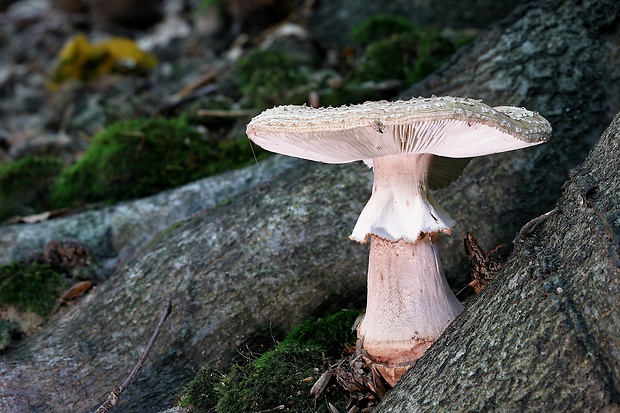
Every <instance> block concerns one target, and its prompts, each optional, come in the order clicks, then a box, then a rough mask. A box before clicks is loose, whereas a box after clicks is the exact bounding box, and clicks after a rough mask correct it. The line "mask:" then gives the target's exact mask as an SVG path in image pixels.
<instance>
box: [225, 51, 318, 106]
mask: <svg viewBox="0 0 620 413" xmlns="http://www.w3.org/2000/svg"><path fill="white" fill-rule="evenodd" d="M235 75H236V79H237V85H238V87H239V90H240V91H241V93H242V94H243V95H244V96H245V98H246V99H248V100H249V101H250V102H251V103H252V104H253V105H254V106H255V107H256V108H257V109H266V108H268V107H272V106H275V105H280V104H295V103H303V102H304V101H305V97H304V98H301V97H300V96H299V94H298V93H296V89H297V88H299V87H300V86H303V85H305V84H306V83H307V81H308V78H307V76H306V75H305V74H304V73H302V71H300V69H299V65H298V64H297V63H295V61H294V60H293V59H292V58H291V57H290V56H289V55H288V54H286V53H284V52H277V51H269V50H253V51H251V52H249V53H248V54H247V55H245V56H244V57H243V58H241V60H240V61H239V64H238V65H237V67H236V69H235ZM302 95H303V93H302Z"/></svg>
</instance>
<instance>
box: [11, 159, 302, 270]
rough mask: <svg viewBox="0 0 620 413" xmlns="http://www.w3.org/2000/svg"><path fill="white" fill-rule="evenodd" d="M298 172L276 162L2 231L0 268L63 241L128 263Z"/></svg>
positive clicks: (291, 162)
mask: <svg viewBox="0 0 620 413" xmlns="http://www.w3.org/2000/svg"><path fill="white" fill-rule="evenodd" d="M296 167H297V164H296V163H295V160H292V159H287V158H284V157H273V158H270V159H268V160H265V161H262V162H261V163H260V168H257V166H256V165H254V166H250V167H247V168H244V169H240V170H236V171H230V172H227V173H224V174H221V175H219V176H217V177H209V178H205V179H202V180H200V181H196V182H193V183H190V184H188V185H184V186H183V187H181V188H177V189H175V190H171V191H166V192H162V193H160V194H157V195H154V196H151V197H148V198H144V199H139V200H135V201H128V202H123V203H120V204H117V205H113V206H110V207H106V208H100V209H93V210H90V211H86V212H81V213H76V214H74V215H71V216H67V217H63V218H58V219H53V220H49V221H44V222H40V223H37V224H25V225H24V224H16V225H8V226H4V227H1V229H0V262H4V263H6V262H8V261H11V260H25V259H27V258H28V254H29V252H31V251H35V250H43V248H44V247H45V245H46V244H47V243H48V242H50V241H52V240H61V239H65V238H70V239H74V240H76V241H79V242H82V243H84V244H86V245H88V246H89V247H90V248H91V249H92V250H93V254H94V256H95V257H96V258H98V259H99V260H116V259H120V260H121V261H126V260H127V259H129V258H130V257H131V256H132V255H133V254H134V253H135V252H136V250H137V249H139V248H141V247H144V246H145V245H146V244H147V243H149V242H150V241H151V240H152V239H153V237H155V235H157V234H158V233H160V232H161V231H163V230H165V229H167V228H168V227H170V226H171V225H173V224H175V223H178V222H181V221H183V220H185V219H188V218H190V217H191V216H192V215H194V214H196V213H198V212H201V211H204V210H206V209H211V208H214V207H216V206H217V205H218V204H221V203H224V202H226V201H228V200H229V199H231V198H233V197H235V196H238V195H239V194H241V193H244V192H248V191H254V190H257V189H259V188H260V187H261V186H262V185H265V183H266V182H269V181H271V180H273V179H276V177H277V176H281V175H286V174H288V173H289V172H290V170H291V169H293V168H296Z"/></svg>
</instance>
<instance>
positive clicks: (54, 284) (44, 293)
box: [0, 262, 69, 319]
mask: <svg viewBox="0 0 620 413" xmlns="http://www.w3.org/2000/svg"><path fill="white" fill-rule="evenodd" d="M68 286H69V284H68V282H67V280H65V279H64V278H63V276H62V275H60V274H59V273H57V272H56V271H54V270H53V269H52V268H51V267H50V266H49V265H47V264H39V263H36V262H35V263H29V264H24V263H19V262H14V263H11V264H8V265H4V266H0V309H2V308H7V307H14V308H16V309H17V310H18V311H20V312H31V313H35V314H37V315H38V316H40V317H42V318H43V319H45V318H47V317H49V316H50V315H51V314H52V313H53V312H54V311H55V310H56V308H57V306H58V304H57V303H58V299H59V298H60V297H61V295H62V294H63V293H64V292H65V290H66V289H67V288H68Z"/></svg>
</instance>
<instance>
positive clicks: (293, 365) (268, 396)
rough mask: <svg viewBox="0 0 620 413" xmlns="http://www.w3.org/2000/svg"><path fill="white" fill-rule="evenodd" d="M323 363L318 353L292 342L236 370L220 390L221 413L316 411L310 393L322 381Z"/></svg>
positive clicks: (218, 405)
mask: <svg viewBox="0 0 620 413" xmlns="http://www.w3.org/2000/svg"><path fill="white" fill-rule="evenodd" d="M323 362H324V361H323V359H322V357H321V352H320V351H318V350H317V349H315V348H311V347H304V346H302V345H300V344H298V343H294V342H291V343H290V344H287V345H281V346H279V347H278V348H277V349H276V350H272V351H269V352H267V353H265V354H264V355H262V356H261V357H260V358H258V359H257V360H255V361H254V362H253V363H249V364H246V365H241V366H234V367H233V368H232V369H231V371H230V372H229V373H228V375H227V376H226V380H225V381H224V382H223V384H222V385H221V387H220V388H219V389H218V392H219V393H220V397H219V400H218V404H217V412H218V413H237V412H255V411H261V410H267V409H272V408H274V407H276V406H280V405H284V406H286V407H287V409H286V411H288V412H300V413H301V412H304V413H305V412H310V411H315V409H316V407H315V402H314V400H313V399H312V398H311V397H310V396H309V392H310V388H311V387H312V385H313V383H314V381H315V380H316V379H318V375H317V373H316V371H319V370H315V369H319V368H321V367H323ZM321 410H322V411H326V410H323V409H321ZM321 410H319V411H321Z"/></svg>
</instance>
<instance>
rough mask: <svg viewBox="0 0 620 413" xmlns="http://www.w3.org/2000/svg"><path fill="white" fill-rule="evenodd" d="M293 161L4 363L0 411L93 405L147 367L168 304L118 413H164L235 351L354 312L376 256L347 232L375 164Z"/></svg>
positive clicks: (160, 247) (170, 239)
mask: <svg viewBox="0 0 620 413" xmlns="http://www.w3.org/2000/svg"><path fill="white" fill-rule="evenodd" d="M289 162H291V163H292V164H293V165H294V167H293V168H289V169H288V170H287V171H286V173H284V174H281V175H279V176H278V177H274V178H270V179H269V181H268V182H269V184H270V188H269V190H264V189H263V187H255V190H254V191H251V192H247V193H246V194H245V195H242V196H238V197H236V198H234V199H231V201H230V202H229V203H227V204H224V205H221V206H219V207H218V208H213V209H206V210H204V211H203V212H202V213H199V214H197V215H196V216H194V217H193V218H192V219H190V220H187V221H186V222H184V223H182V224H181V225H179V226H178V227H176V228H173V229H171V230H169V231H168V232H167V233H166V235H165V236H164V237H162V238H161V239H160V240H159V242H155V243H153V244H152V245H151V246H150V247H149V248H147V249H146V250H145V251H144V252H143V253H141V254H138V255H136V256H135V257H134V258H133V259H131V260H130V261H129V262H128V263H127V264H126V265H124V266H123V267H122V268H120V269H119V270H118V271H117V272H116V274H115V275H114V276H113V277H112V278H111V279H110V280H108V282H106V283H105V284H102V285H100V286H99V287H98V288H96V289H94V291H93V292H91V293H89V294H88V295H87V296H86V297H85V298H84V299H83V300H82V301H81V302H79V303H77V304H74V305H73V306H71V307H70V308H68V309H67V310H66V312H64V313H60V314H58V315H57V317H56V319H54V320H52V321H51V322H50V323H49V324H48V325H46V326H45V327H43V329H42V330H41V331H40V332H39V333H38V334H34V335H33V336H31V337H29V338H28V339H26V340H24V342H23V343H22V345H21V346H19V347H17V348H15V349H14V350H13V351H10V352H9V353H8V354H6V355H5V356H4V357H3V358H2V359H1V360H0V370H2V372H3V374H2V377H1V378H0V383H1V386H2V388H3V392H2V397H1V398H0V410H6V411H12V412H21V411H24V412H25V411H31V410H32V407H33V406H34V405H36V406H39V407H40V409H42V410H45V411H55V412H63V411H67V412H68V411H72V412H82V411H83V412H85V411H92V410H94V407H96V405H98V404H101V403H102V402H103V400H105V398H106V393H107V392H109V391H111V390H113V389H114V387H115V386H118V385H119V384H120V382H122V380H123V378H124V377H125V376H126V375H127V374H128V373H129V371H130V370H131V367H132V366H133V365H134V364H135V362H136V360H137V359H138V358H139V356H140V353H141V351H142V350H143V348H144V346H145V345H146V343H147V342H148V339H149V337H150V334H151V332H152V330H153V329H154V327H155V324H156V321H157V319H158V318H159V314H160V312H161V310H162V305H163V304H162V303H163V300H164V297H170V298H171V299H172V301H173V310H172V314H171V315H170V317H169V318H168V321H167V323H166V325H165V328H164V330H163V331H162V333H161V335H160V337H159V340H158V342H157V343H156V346H155V348H154V349H153V351H152V352H151V355H150V358H149V361H147V363H146V365H145V366H144V367H143V369H142V370H141V372H140V379H139V380H137V381H136V382H135V383H133V384H132V385H131V386H130V387H129V388H128V390H127V391H126V393H125V395H124V396H123V398H122V399H121V404H122V406H121V405H119V406H118V409H117V410H118V411H145V410H153V409H154V408H155V406H158V407H165V406H169V405H170V404H171V403H172V399H173V398H174V396H175V394H177V393H178V392H179V391H180V389H181V386H182V385H183V383H184V382H185V381H187V380H188V379H190V378H191V376H192V375H193V373H194V372H195V369H197V368H199V367H200V366H203V365H205V364H216V365H219V366H221V367H226V366H227V365H228V364H229V363H230V359H231V356H232V355H233V354H234V353H235V351H236V349H237V348H240V347H243V346H245V345H246V344H249V345H251V346H252V347H251V348H253V347H254V345H256V344H257V343H258V344H260V343H266V344H268V343H271V342H272V341H273V340H274V339H275V338H278V337H281V336H282V334H283V333H284V332H287V331H289V330H290V329H291V328H292V327H293V326H294V325H295V324H296V323H298V322H300V321H301V320H303V319H304V318H306V317H307V316H308V315H309V314H312V313H315V314H322V313H324V312H325V311H327V310H332V311H333V310H336V309H339V308H359V307H360V306H361V305H362V303H363V299H364V293H363V291H364V286H365V272H366V255H367V247H366V246H362V245H359V244H356V243H354V242H351V241H349V240H348V238H347V235H348V233H349V231H350V229H351V228H352V227H353V224H354V222H355V220H356V218H357V214H358V211H360V210H361V208H362V205H363V202H364V201H365V198H366V197H367V196H368V193H369V191H370V174H369V172H368V169H367V168H366V167H365V166H364V165H360V164H350V165H321V164H317V163H311V162H305V161H300V160H289ZM264 176H265V175H264V171H263V177H264ZM364 176H365V177H366V178H365V179H360V177H364ZM152 221H153V220H152V219H151V220H150V222H152ZM43 366H45V367H44V368H43ZM35 371H36V376H37V379H36V384H34V385H33V382H32V375H33V374H35V373H34V372H35ZM76 383H78V384H77V385H76ZM24 389H27V390H24Z"/></svg>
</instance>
